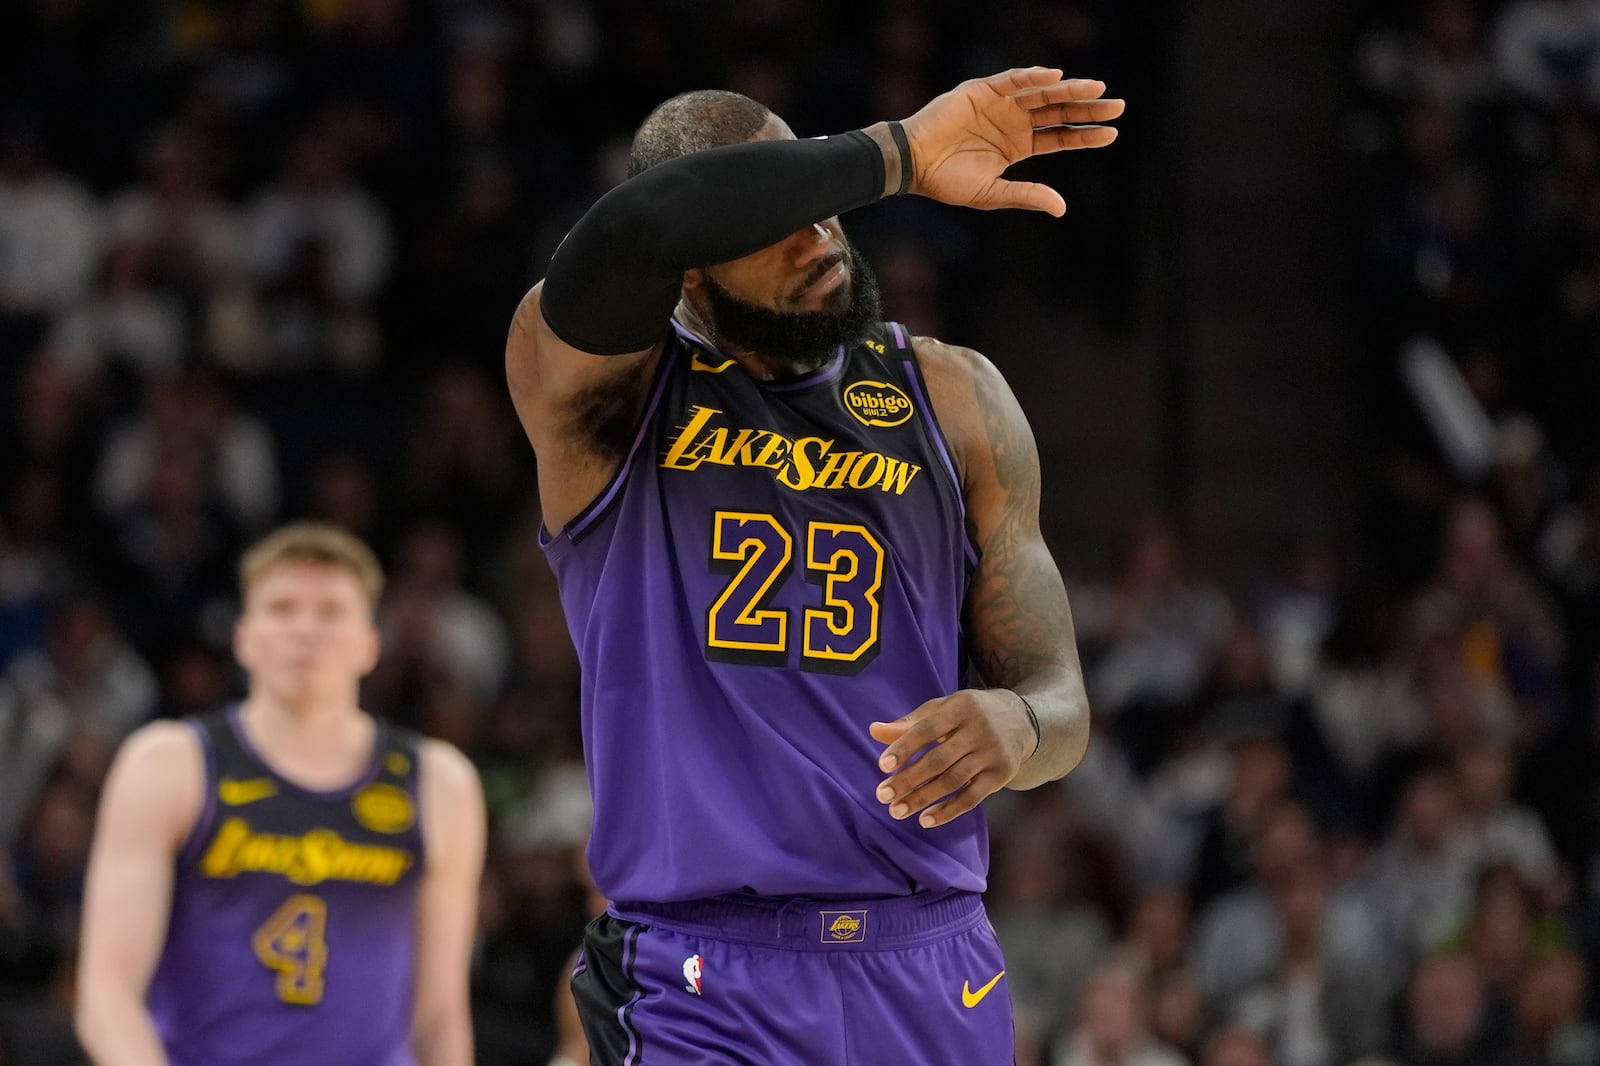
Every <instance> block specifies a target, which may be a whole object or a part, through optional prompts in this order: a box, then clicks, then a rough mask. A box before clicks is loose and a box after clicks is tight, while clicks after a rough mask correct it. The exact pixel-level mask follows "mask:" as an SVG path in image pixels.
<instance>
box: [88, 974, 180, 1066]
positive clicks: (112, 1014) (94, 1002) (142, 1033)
mask: <svg viewBox="0 0 1600 1066" xmlns="http://www.w3.org/2000/svg"><path fill="white" fill-rule="evenodd" d="M73 1020H74V1022H75V1024H76V1026H77V1031H78V1042H79V1043H81V1044H82V1045H83V1049H84V1051H85V1052H87V1053H88V1055H89V1061H91V1062H93V1063H94V1064H95V1066H168V1063H167V1052H166V1049H165V1048H164V1047H163V1046H162V1044H161V1038H160V1037H159V1036H157V1035H156V1029H155V1025H154V1023H152V1021H151V1020H150V1013H149V1011H147V1010H145V1008H144V1005H143V1004H142V1003H141V1002H139V1001H138V1000H137V999H135V998H133V997H132V996H122V995H115V994H110V993H96V992H94V991H92V990H90V991H84V992H80V994H79V999H78V1006H77V1011H76V1015H75V1017H74V1019H73Z"/></svg>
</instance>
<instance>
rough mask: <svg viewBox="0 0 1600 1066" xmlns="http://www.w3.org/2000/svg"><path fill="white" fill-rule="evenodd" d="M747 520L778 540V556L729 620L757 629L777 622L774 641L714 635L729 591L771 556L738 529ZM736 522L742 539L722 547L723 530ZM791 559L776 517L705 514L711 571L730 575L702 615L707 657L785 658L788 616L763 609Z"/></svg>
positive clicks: (771, 661) (790, 541)
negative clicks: (771, 532)
mask: <svg viewBox="0 0 1600 1066" xmlns="http://www.w3.org/2000/svg"><path fill="white" fill-rule="evenodd" d="M751 522H756V523H760V524H763V525H765V526H767V528H769V529H772V530H774V531H775V532H776V533H777V534H778V536H779V537H781V538H782V539H783V556H782V558H780V559H778V560H776V561H775V562H773V563H772V564H771V568H770V569H769V570H768V571H767V574H766V577H765V578H764V579H762V581H761V585H760V587H759V588H757V589H756V591H755V593H754V595H752V596H751V597H750V598H749V599H748V600H747V601H745V604H744V606H743V607H742V608H740V610H739V613H738V614H736V615H735V616H734V619H733V624H734V625H735V626H762V625H766V624H768V623H770V622H773V621H776V622H777V623H778V637H777V639H776V640H770V641H755V640H738V639H735V638H732V637H728V636H725V635H722V634H719V633H718V631H717V616H718V615H719V614H720V613H721V611H722V610H723V608H724V607H726V606H727V605H728V601H729V599H730V598H731V597H732V596H733V594H734V592H735V590H737V589H739V588H740V587H742V586H743V585H744V583H745V581H746V580H747V579H748V578H749V577H750V574H751V573H752V572H753V571H754V570H755V569H756V567H757V566H759V565H761V564H762V561H763V560H764V559H766V558H767V557H768V556H769V555H771V554H772V549H771V547H770V545H769V544H768V543H767V542H766V541H764V540H762V539H761V538H760V537H758V536H755V535H754V534H753V533H748V532H747V531H745V530H744V529H743V527H744V526H745V525H746V524H748V523H751ZM734 523H737V525H738V527H739V529H740V532H741V533H743V534H744V535H743V536H742V537H741V539H740V540H739V542H738V545H737V546H736V547H727V546H725V545H724V543H723V530H724V528H727V527H728V526H730V525H732V524H734ZM793 558H794V538H793V537H792V536H790V535H789V531H788V530H787V529H784V528H783V526H782V525H781V524H780V523H779V522H778V520H777V518H775V517H773V516H772V515H770V514H765V513H762V512H756V511H717V512H716V513H715V514H713V515H712V516H711V560H712V561H711V568H712V569H713V570H716V571H720V572H724V573H731V574H733V577H732V579H731V580H729V582H728V584H727V585H726V586H725V587H724V588H723V590H722V594H721V595H719V596H718V597H717V598H716V601H715V602H713V603H712V604H711V606H710V608H708V609H707V611H706V655H707V657H709V658H711V659H716V660H718V661H721V662H733V663H753V664H762V665H775V664H781V663H783V662H784V661H785V660H787V658H788V651H789V612H788V611H787V610H785V609H784V608H781V607H776V608H774V607H769V606H768V604H770V603H771V602H772V597H773V596H774V595H776V594H777V591H778V585H779V584H780V583H781V581H780V579H781V578H782V577H783V576H784V574H786V573H787V572H788V570H789V563H790V560H792V559H793Z"/></svg>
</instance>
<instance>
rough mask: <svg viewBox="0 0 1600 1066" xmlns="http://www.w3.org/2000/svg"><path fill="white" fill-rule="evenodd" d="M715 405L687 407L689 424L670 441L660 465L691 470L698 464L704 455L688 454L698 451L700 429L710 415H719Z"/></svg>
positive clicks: (709, 418)
mask: <svg viewBox="0 0 1600 1066" xmlns="http://www.w3.org/2000/svg"><path fill="white" fill-rule="evenodd" d="M721 413H722V412H721V411H718V410H717V409H716V408H715V407H701V406H699V405H698V404H697V405H695V406H694V407H691V408H689V414H690V417H689V424H688V425H686V426H684V427H683V429H682V430H681V431H680V432H679V433H678V435H677V437H675V438H674V439H673V441H672V446H671V447H670V448H668V449H667V456H666V458H665V459H662V460H661V465H662V466H665V467H670V468H672V469H674V470H693V469H695V468H696V467H697V466H699V465H700V463H701V461H702V459H703V458H704V456H700V455H698V454H697V455H693V456H691V455H690V452H691V451H695V452H697V453H698V450H699V449H698V448H696V445H697V444H698V443H699V438H700V431H701V430H702V429H704V428H705V426H706V423H708V422H710V421H711V416H712V415H719V414H721Z"/></svg>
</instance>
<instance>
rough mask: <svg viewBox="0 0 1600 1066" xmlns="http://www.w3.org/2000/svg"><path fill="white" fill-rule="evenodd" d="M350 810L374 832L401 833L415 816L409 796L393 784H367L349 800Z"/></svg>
mask: <svg viewBox="0 0 1600 1066" xmlns="http://www.w3.org/2000/svg"><path fill="white" fill-rule="evenodd" d="M350 810H351V811H352V812H353V813H354V814H355V816H356V821H358V822H360V823H361V824H362V825H364V826H366V827H367V828H368V829H370V830H372V831H373V832H374V833H403V832H405V831H406V830H407V829H410V828H411V823H412V822H414V821H416V817H417V816H416V812H415V811H414V810H413V809H412V805H411V797H410V796H408V795H406V793H405V790H404V789H399V788H395V787H394V786H393V785H383V784H378V785H368V786H367V787H366V788H364V789H362V790H361V791H360V792H357V793H356V795H355V798H354V799H352V800H351V801H350Z"/></svg>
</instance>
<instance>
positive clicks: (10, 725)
mask: <svg viewBox="0 0 1600 1066" xmlns="http://www.w3.org/2000/svg"><path fill="white" fill-rule="evenodd" d="M155 702H156V679H155V676H154V674H153V673H152V672H151V670H150V667H149V666H148V665H146V663H145V661H144V660H143V659H142V658H141V657H140V656H139V655H138V653H136V652H135V651H134V650H133V649H132V648H131V647H129V646H128V644H127V643H126V641H125V640H124V639H123V638H122V636H121V635H120V634H119V633H117V631H116V630H115V629H114V628H113V627H112V624H111V622H110V619H109V618H107V616H106V614H105V611H104V609H103V608H102V607H101V606H100V604H98V603H97V602H96V601H94V600H92V599H89V598H87V597H84V596H77V597H73V598H68V599H65V600H63V601H61V602H59V603H57V604H55V605H54V606H53V607H52V609H51V612H50V616H49V620H48V623H47V630H46V636H45V641H44V644H43V645H42V646H41V647H40V648H37V649H33V650H29V651H25V652H23V653H22V654H21V655H19V656H17V657H16V659H14V660H13V661H12V663H11V668H10V669H9V670H7V671H6V673H5V676H4V677H3V678H0V845H4V844H6V843H9V842H11V841H13V840H15V839H16V835H17V833H18V832H20V831H21V829H22V824H23V820H24V819H25V818H27V817H28V813H29V811H31V810H32V809H33V804H34V801H35V799H36V798H37V796H38V795H39V790H40V789H41V788H42V787H43V786H44V784H45V782H46V781H47V780H48V778H49V776H50V774H51V772H52V771H53V769H54V768H55V766H56V764H57V761H58V760H59V759H60V758H61V756H62V755H63V754H64V753H65V752H66V751H67V750H68V746H69V744H70V742H71V739H72V737H73V735H74V734H75V733H76V732H78V731H80V730H82V731H88V732H91V733H95V734H98V735H99V736H100V737H101V738H102V739H103V740H104V741H106V742H107V743H110V744H115V743H116V742H117V741H120V740H121V739H122V738H123V737H125V736H126V735H127V734H128V733H129V732H131V731H132V730H133V729H134V728H135V727H136V726H138V725H140V724H141V723H142V722H144V721H145V720H146V719H147V718H148V717H149V716H150V713H151V711H152V710H153V709H154V707H155Z"/></svg>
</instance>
